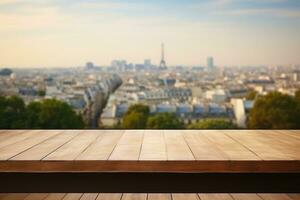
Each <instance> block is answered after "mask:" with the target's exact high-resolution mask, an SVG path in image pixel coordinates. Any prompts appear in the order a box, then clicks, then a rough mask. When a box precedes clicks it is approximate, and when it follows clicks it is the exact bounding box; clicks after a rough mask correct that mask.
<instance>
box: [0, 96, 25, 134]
mask: <svg viewBox="0 0 300 200" xmlns="http://www.w3.org/2000/svg"><path fill="white" fill-rule="evenodd" d="M25 119H26V115H25V103H24V101H23V100H22V99H21V98H20V97H17V96H12V97H3V96H1V97H0V128H7V129H13V128H23V127H25V126H26V123H25Z"/></svg>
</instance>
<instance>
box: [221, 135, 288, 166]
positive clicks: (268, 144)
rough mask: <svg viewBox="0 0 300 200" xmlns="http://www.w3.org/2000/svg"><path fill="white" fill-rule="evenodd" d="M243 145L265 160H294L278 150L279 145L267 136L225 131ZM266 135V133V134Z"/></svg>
mask: <svg viewBox="0 0 300 200" xmlns="http://www.w3.org/2000/svg"><path fill="white" fill-rule="evenodd" d="M223 132H224V133H225V134H226V135H228V136H229V137H231V138H233V139H234V140H236V141H237V142H239V143H240V144H241V145H244V146H246V147H247V148H248V149H250V150H251V151H252V152H254V153H255V154H257V155H258V156H259V157H260V158H262V159H263V160H291V159H292V158H291V157H289V156H287V155H286V154H285V153H283V152H282V151H280V150H279V149H276V146H277V145H278V143H277V142H276V141H275V140H274V139H272V138H269V137H268V136H267V135H262V134H263V133H261V134H260V135H258V134H257V133H255V132H254V131H223ZM264 134H266V133H264Z"/></svg>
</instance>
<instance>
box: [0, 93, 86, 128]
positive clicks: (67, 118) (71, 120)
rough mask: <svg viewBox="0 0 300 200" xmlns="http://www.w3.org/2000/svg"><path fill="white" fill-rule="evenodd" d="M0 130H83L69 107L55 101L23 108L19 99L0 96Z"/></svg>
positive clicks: (80, 121)
mask: <svg viewBox="0 0 300 200" xmlns="http://www.w3.org/2000/svg"><path fill="white" fill-rule="evenodd" d="M0 128H5V129H13V128H15V129H21V128H32V129H35V128H41V129H67V128H84V122H83V119H82V117H81V115H77V114H76V113H75V112H74V110H73V109H72V107H71V106H69V105H68V104H67V103H64V102H61V101H58V100H55V99H51V100H50V99H48V100H44V101H41V102H31V103H30V104H29V105H28V106H25V103H24V101H23V99H21V98H20V97H16V96H12V97H2V96H0Z"/></svg>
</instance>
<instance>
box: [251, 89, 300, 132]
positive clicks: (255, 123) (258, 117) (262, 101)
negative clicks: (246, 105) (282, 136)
mask: <svg viewBox="0 0 300 200" xmlns="http://www.w3.org/2000/svg"><path fill="white" fill-rule="evenodd" d="M248 126H249V128H260V129H293V128H300V101H298V100H297V99H296V98H294V97H292V96H289V95H285V94H281V93H279V92H272V93H269V94H268V95H266V96H262V97H259V98H258V99H257V100H256V102H255V103H254V107H253V109H252V110H251V111H250V115H249V121H248Z"/></svg>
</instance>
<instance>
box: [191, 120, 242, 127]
mask: <svg viewBox="0 0 300 200" xmlns="http://www.w3.org/2000/svg"><path fill="white" fill-rule="evenodd" d="M236 128H237V126H236V125H235V124H233V123H232V122H231V121H227V120H224V119H204V120H201V121H199V122H197V123H194V124H191V125H190V126H189V129H236Z"/></svg>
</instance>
